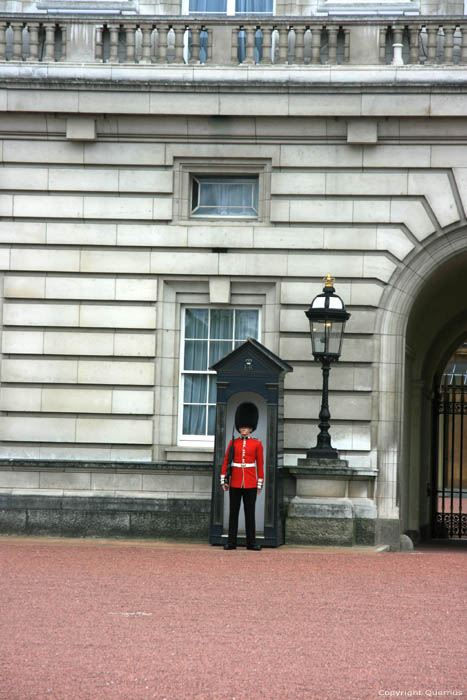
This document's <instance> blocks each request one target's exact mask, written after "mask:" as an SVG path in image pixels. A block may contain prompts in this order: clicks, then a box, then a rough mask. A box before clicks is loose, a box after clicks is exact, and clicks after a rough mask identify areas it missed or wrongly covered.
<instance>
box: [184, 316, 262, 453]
mask: <svg viewBox="0 0 467 700" xmlns="http://www.w3.org/2000/svg"><path fill="white" fill-rule="evenodd" d="M182 328H183V331H184V332H183V341H182V342H183V345H182V353H181V354H182V358H181V367H182V377H181V397H182V411H181V413H182V417H181V437H182V439H185V440H187V439H189V440H195V441H196V440H198V441H199V440H203V439H204V440H206V437H207V436H211V435H214V429H215V422H216V373H215V372H213V371H211V370H210V369H209V367H211V366H212V365H213V364H214V363H215V362H217V360H220V359H221V358H222V357H224V355H227V354H228V353H229V352H231V351H232V350H234V349H235V348H236V347H238V346H239V345H241V344H242V343H243V342H244V341H245V340H246V339H247V338H248V337H252V338H258V335H259V310H258V309H206V308H199V307H195V308H186V309H185V310H184V316H183V323H182Z"/></svg>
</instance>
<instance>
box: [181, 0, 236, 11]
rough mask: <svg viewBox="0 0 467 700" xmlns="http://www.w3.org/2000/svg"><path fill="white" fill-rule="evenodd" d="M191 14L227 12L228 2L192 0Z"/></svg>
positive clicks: (223, 0) (221, 0)
mask: <svg viewBox="0 0 467 700" xmlns="http://www.w3.org/2000/svg"><path fill="white" fill-rule="evenodd" d="M189 11H190V12H223V13H224V14H225V13H226V12H227V0H190V10H189Z"/></svg>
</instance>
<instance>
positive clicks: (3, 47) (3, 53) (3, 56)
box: [0, 22, 7, 61]
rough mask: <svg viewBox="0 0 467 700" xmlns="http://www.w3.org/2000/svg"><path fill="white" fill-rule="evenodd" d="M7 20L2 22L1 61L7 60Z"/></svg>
mask: <svg viewBox="0 0 467 700" xmlns="http://www.w3.org/2000/svg"><path fill="white" fill-rule="evenodd" d="M6 28H7V23H6V22H0V61H6V35H5V33H6Z"/></svg>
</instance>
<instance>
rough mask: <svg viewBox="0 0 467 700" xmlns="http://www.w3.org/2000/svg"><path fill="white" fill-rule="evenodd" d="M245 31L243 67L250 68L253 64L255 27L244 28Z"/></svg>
mask: <svg viewBox="0 0 467 700" xmlns="http://www.w3.org/2000/svg"><path fill="white" fill-rule="evenodd" d="M244 30H245V58H244V60H243V63H244V65H247V66H251V65H254V62H255V34H256V27H254V26H252V25H251V24H250V25H247V26H246V27H244Z"/></svg>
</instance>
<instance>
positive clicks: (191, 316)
mask: <svg viewBox="0 0 467 700" xmlns="http://www.w3.org/2000/svg"><path fill="white" fill-rule="evenodd" d="M208 323H209V311H208V310H207V309H186V311H185V338H207V337H208Z"/></svg>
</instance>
